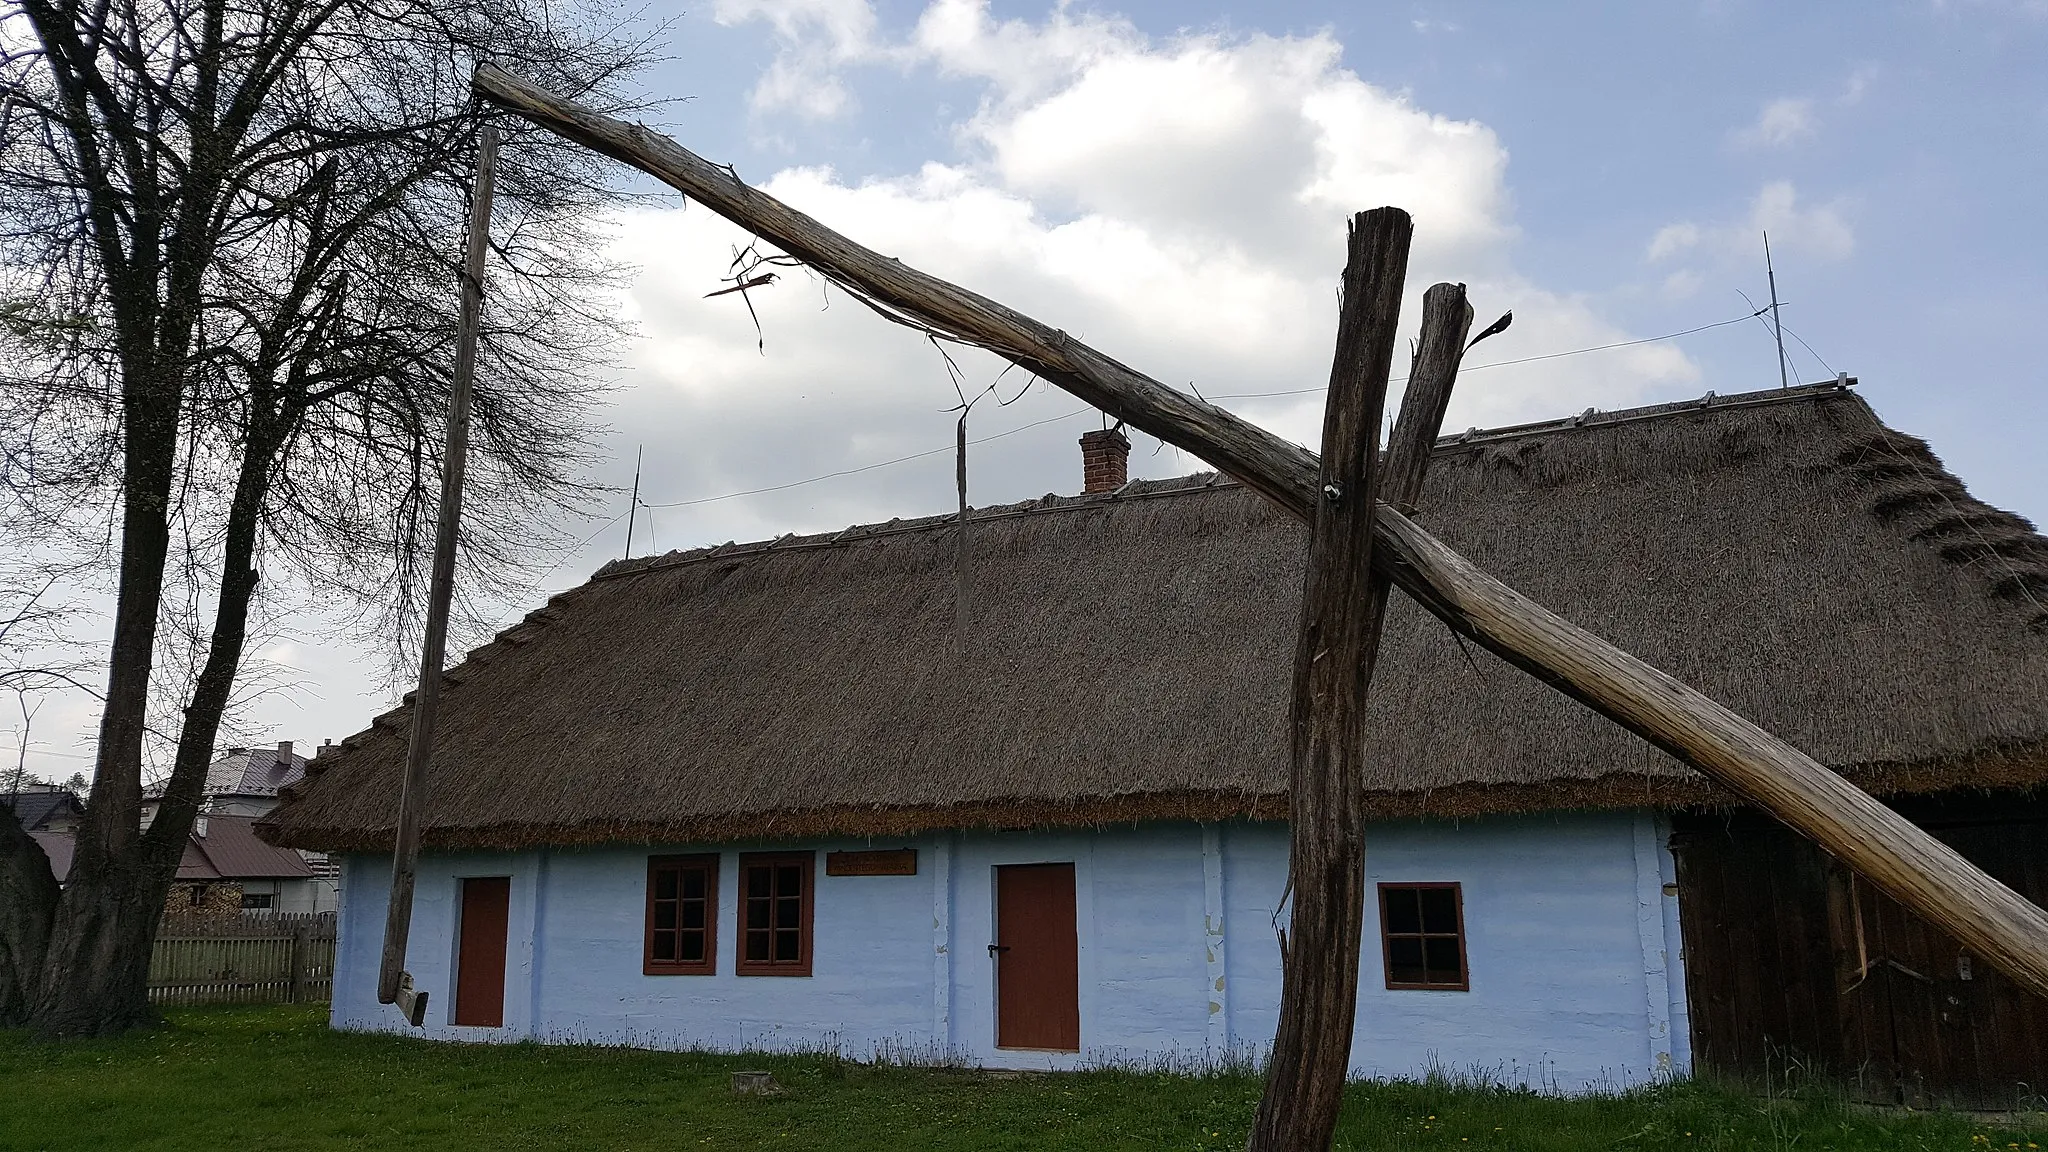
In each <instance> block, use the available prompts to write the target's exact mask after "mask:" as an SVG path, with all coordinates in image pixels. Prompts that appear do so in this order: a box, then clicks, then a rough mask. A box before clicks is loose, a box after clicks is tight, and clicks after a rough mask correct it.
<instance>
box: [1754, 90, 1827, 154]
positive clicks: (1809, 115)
mask: <svg viewBox="0 0 2048 1152" xmlns="http://www.w3.org/2000/svg"><path fill="white" fill-rule="evenodd" d="M1819 130H1820V121H1819V119H1818V118H1816V117H1815V116H1814V112H1813V101H1812V100H1809V99H1807V98H1805V97H1792V96H1786V97H1781V98H1779V99H1776V100H1773V101H1771V102H1770V103H1768V104H1765V105H1764V108H1763V111H1762V112H1760V113H1758V115H1757V118H1756V123H1754V124H1752V125H1750V126H1749V127H1747V128H1744V129H1742V130H1741V131H1739V132H1737V133H1736V134H1735V142H1736V143H1738V144H1741V145H1743V146H1745V147H1749V148H1789V147H1791V146H1792V145H1794V144H1797V143H1799V142H1800V141H1802V140H1806V139H1809V138H1810V137H1812V136H1813V134H1814V133H1815V132H1817V131H1819Z"/></svg>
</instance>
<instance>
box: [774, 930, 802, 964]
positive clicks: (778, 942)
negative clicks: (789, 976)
mask: <svg viewBox="0 0 2048 1152" xmlns="http://www.w3.org/2000/svg"><path fill="white" fill-rule="evenodd" d="M801 955H802V952H801V950H800V947H799V944H798V941H797V933H795V932H793V931H785V932H777V933H776V934H775V958H776V959H777V960H786V961H790V962H791V963H794V962H795V961H796V960H797V958H798V957H799V956H801Z"/></svg>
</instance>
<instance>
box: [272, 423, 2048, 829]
mask: <svg viewBox="0 0 2048 1152" xmlns="http://www.w3.org/2000/svg"><path fill="white" fill-rule="evenodd" d="M1422 509H1423V513H1422V520H1423V523H1424V524H1425V526H1427V527H1428V528H1429V529H1430V530H1431V531H1433V532H1436V533H1437V534H1439V535H1440V536H1442V537H1443V538H1444V539H1445V540H1446V541H1448V542H1449V543H1450V544H1451V545H1452V546H1453V547H1456V548H1458V549H1459V550H1461V551H1463V552H1464V553H1465V554H1467V555H1468V556H1470V557H1472V558H1473V559H1474V560H1475V561H1477V562H1478V563H1479V564H1480V565H1482V566H1483V567H1485V568H1487V569H1489V570H1491V571H1493V572H1494V573H1496V574H1498V575H1499V576H1501V577H1502V578H1503V579H1505V580H1506V581H1507V582H1508V583H1510V584H1512V585H1514V586H1516V587H1518V588H1520V589H1521V590H1522V591H1524V592H1526V593H1528V594H1529V595H1531V596H1532V597H1534V598H1535V599H1536V600H1537V601H1538V602H1540V603H1542V604H1544V605H1546V606H1547V607H1549V608H1551V609H1553V610H1555V611H1557V612H1560V613H1561V614H1563V615H1564V616H1565V617H1567V618H1569V619H1572V620H1575V621H1577V622H1579V623H1581V624H1583V625H1586V626H1587V627H1590V628H1591V629H1593V630H1594V631H1595V632H1598V633H1600V634H1601V635H1603V636H1605V637H1607V638H1608V639H1610V640H1612V641H1614V642H1616V643H1618V644H1620V645H1621V646H1622V647H1624V648H1626V649H1628V650H1630V651H1632V652H1635V653H1636V654H1637V655H1640V656H1642V657H1643V658H1645V659H1647V660H1649V661H1650V662H1651V663H1653V664H1655V665H1657V666H1659V667H1662V668H1664V669H1667V670H1669V671H1670V672H1672V673H1674V674H1676V675H1677V676H1679V677H1680V678H1681V679H1684V680H1686V681H1688V682H1690V683H1692V684H1694V685H1696V686H1697V687H1699V688H1701V689H1702V690H1704V691H1706V692H1707V693H1708V694H1709V695H1711V696H1713V697H1714V698H1716V699H1718V700H1720V701H1722V702H1723V703H1725V704H1727V705H1728V706H1730V707H1731V708H1733V709H1735V710H1736V711H1737V712H1739V713H1741V714H1743V715H1745V716H1747V717H1749V718H1751V719H1753V720H1755V721H1757V722H1758V723H1760V724H1762V725H1763V726H1764V727H1765V728H1767V729H1769V730H1771V731H1773V732H1775V733H1777V734H1778V735H1780V736H1782V737H1784V738H1785V739H1787V740H1788V741H1790V742H1791V743H1792V744H1794V745H1796V746H1798V747H1799V748H1801V749H1803V750H1805V751H1806V752H1808V753H1809V754H1811V755H1813V756H1814V757H1815V758H1817V759H1819V760H1820V761H1821V762H1823V763H1825V764H1829V765H1833V766H1835V767H1837V768H1838V769H1839V770H1841V771H1843V772H1845V773H1846V774H1848V775H1849V776H1851V777H1852V778H1854V779H1857V780H1858V781H1859V782H1862V783H1864V784H1866V785H1867V786H1870V787H1872V788H1875V789H1879V790H1887V791H1921V790H1934V789H1942V788H1949V787H1956V786H1965V785H1973V786H1986V787H1989V786H2031V785H2034V784H2037V783H2040V782H2042V781H2043V780H2044V779H2048V610H2044V608H2043V605H2044V604H2048V541H2044V540H2043V539H2042V538H2041V537H2040V536H2038V535H2036V534H2034V533H2033V531H2032V530H2031V527H2030V526H2029V525H2028V524H2027V523H2026V522H2025V521H2023V520H2021V519H2020V518H2019V517H2016V516H2013V515H2011V514H2009V513H2004V512H2000V511H1997V510H1996V509H1993V508H1990V507H1988V506H1986V505H1984V504H1982V503H1980V502H1978V501H1976V500H1974V499H1972V498H1971V497H1970V496H1969V495H1968V493H1967V492H1965V491H1964V489H1963V487H1962V485H1961V484H1960V483H1958V482H1957V481H1956V480H1955V478H1954V477H1952V476H1950V475H1949V474H1948V473H1947V472H1945V471H1943V470H1942V467H1941V465H1940V462H1939V461H1937V460H1936V459H1935V458H1934V456H1933V454H1932V453H1931V452H1929V450H1928V448H1927V446H1926V445H1925V444H1924V443H1922V442H1920V441H1918V440H1915V439H1912V438H1911V437H1907V436H1902V435H1900V434H1898V433H1896V432H1893V431H1890V430H1889V429H1886V428H1885V427H1884V426H1883V425H1882V424H1880V423H1879V422H1878V420H1877V418H1876V417H1875V415H1874V414H1872V412H1871V411H1870V409H1869V408H1868V407H1867V406H1866V405H1865V404H1864V403H1863V401H1862V400H1861V399H1860V398H1858V397H1856V396H1855V395H1853V394H1851V393H1849V392H1846V391H1844V390H1842V389H1840V388H1836V387H1816V388H1807V389H1794V390H1791V391H1788V392H1775V393H1759V394H1755V395H1753V396H1746V397H1728V398H1724V399H1722V400H1719V401H1716V402H1714V403H1712V404H1711V405H1704V406H1703V405H1702V404H1700V403H1697V402H1696V403H1692V404H1685V405H1668V406H1664V407H1661V408H1657V409H1644V410H1636V411H1634V412H1625V413H1612V414H1606V415H1595V416H1592V417H1589V418H1585V419H1583V420H1582V421H1564V422H1558V423H1555V424H1550V425H1543V426H1538V427H1533V428H1525V429H1517V430H1512V431H1508V432H1502V433H1482V434H1478V435H1470V434H1468V435H1467V436H1466V437H1463V438H1458V437H1453V438H1448V439H1447V440H1446V441H1445V442H1443V443H1442V444H1440V445H1439V448H1438V451H1437V453H1436V455H1435V458H1434V460H1433V463H1432V465H1431V471H1430V484H1429V488H1428V492H1427V493H1426V495H1425V497H1424V499H1423V502H1422ZM974 519H975V524H974V526H973V529H972V530H973V532H974V533H975V555H976V565H975V577H974V578H975V586H974V589H973V596H974V603H975V608H976V611H975V619H976V621H977V631H976V633H975V634H974V636H973V638H972V645H971V647H970V648H969V650H968V651H967V652H966V653H965V654H964V655H959V654H956V653H955V652H954V650H953V647H952V645H951V643H950V631H951V629H952V626H953V595H954V584H953V570H952V563H951V562H952V556H953V543H952V534H953V532H954V530H955V529H954V527H953V525H952V517H951V516H944V517H932V518H929V519H925V520H913V521H892V522H890V523H888V524H883V525H872V526H866V527H856V528H850V529H847V530H846V531H844V532H840V533H833V534H828V535H824V536H813V537H782V538H779V539H777V540H774V541H769V542H765V543H761V544H752V545H740V546H721V547H719V548H715V549H707V550H699V551H694V552H684V553H671V554H669V555H667V556H662V557H657V558H653V559H647V560H634V561H628V562H622V563H616V564H612V565H608V566H607V567H606V568H605V569H604V570H603V571H601V572H600V573H599V574H598V575H597V576H596V577H595V578H593V579H592V580H591V581H590V582H589V583H587V584H585V585H584V586H582V587H580V588H577V589H575V590H574V591H571V592H567V593H564V594H562V595H560V596H557V597H555V598H554V599H553V600H551V601H550V602H549V604H548V606H547V607H545V608H543V609H541V610H540V611H538V612H536V613H534V614H533V615H531V616H529V617H528V618H527V620H526V621H525V622H524V623H522V624H520V625H519V626H517V627H514V628H512V629H510V630H508V631H507V632H505V633H504V634H502V635H501V636H500V638H499V639H498V640H497V642H495V643H492V644H490V645H488V646H486V647H484V648H482V649H480V650H478V651H477V652H474V653H471V654H470V657H469V659H468V660H467V661H465V662H464V663H463V664H461V665H459V666H458V667H456V668H454V669H451V670H450V672H449V674H448V675H449V678H450V680H451V682H452V685H453V686H452V687H451V688H450V690H449V691H448V692H447V694H446V696H445V697H444V701H443V705H442V707H443V709H444V712H443V715H442V717H441V720H440V737H439V742H438V747H437V749H436V752H435V759H434V771H433V777H432V781H431V786H430V788H429V795H428V800H427V807H426V818H425V827H426V829H427V831H426V842H427V843H428V844H430V845H439V846H444V847H456V846H474V847H485V846H491V847H515V846H521V845H529V844H539V843H557V844H569V843H591V842H602V841H636V842H639V841H645V842H651V841H682V840H726V839H733V838H741V837H749V838H751V837H760V836H775V835H789V836H796V835H813V834H828V833H831V834H869V835H891V836H893V835H902V834H908V833H911V832H915V831H917V830H919V829H924V828H931V827H949V826H950V827H967V826H1039V825H1086V824H1107V823H1119V822H1126V821H1137V820H1146V819H1160V818H1193V819H1215V818H1220V817H1227V816H1233V815H1254V816H1260V817H1277V816H1282V815H1284V814H1285V809H1286V803H1285V781H1286V749H1287V740H1286V733H1285V722H1286V714H1287V705H1288V691H1289V683H1290V668H1289V664H1290V661H1291V659H1292V653H1293V647H1294V633H1295V629H1296V627H1297V624H1298V620H1297V606H1298V602H1299V600H1298V597H1299V586H1300V581H1301V564H1302V550H1303V548H1304V541H1305V533H1304V531H1303V530H1302V528H1301V527H1300V525H1298V524H1296V523H1294V522H1293V521H1291V520H1288V519H1286V518H1284V517H1282V516H1281V515H1280V514H1279V513H1277V512H1275V511H1274V510H1272V509H1271V508H1269V507H1268V506H1267V505H1265V504H1264V503H1262V502H1261V501H1260V500H1258V499H1257V498H1256V497H1254V496H1252V495H1250V494H1249V493H1247V492H1246V491H1244V490H1243V489H1241V488H1238V487H1236V486H1235V485H1233V484H1230V483H1229V482H1228V481H1221V480H1218V479H1217V478H1215V477H1213V476H1204V477H1189V478H1185V479H1181V480H1171V481H1155V482H1138V483H1134V484H1131V485H1129V486H1127V487H1126V488H1124V489H1123V490H1122V491H1120V492H1119V493H1116V494H1113V495H1105V496H1089V497H1053V496H1048V497H1046V498H1045V499H1043V500H1038V501H1032V502H1029V503H1026V504H1021V505H1014V506H1010V507H1004V508H992V509H986V510H983V511H981V512H979V513H977V514H976V515H975V517H974ZM1384 644H1385V655H1384V656H1383V657H1382V659H1381V661H1380V672H1379V673H1378V676H1377V679H1376V682H1375V684H1374V686H1373V705H1372V713H1371V714H1372V724H1373V732H1372V743H1373V747H1374V748H1375V750H1376V753H1375V756H1374V758H1373V762H1372V763H1373V766H1374V768H1375V776H1374V779H1372V780H1371V781H1370V787H1371V791H1372V804H1373V810H1374V812H1375V814H1378V815H1382V816H1397V815H1468V814H1479V813H1485V812H1499V811H1516V810H1532V809H1555V808H1579V807H1608V806H1633V805H1673V804H1685V803H1697V802H1709V803H1711V802H1716V801H1717V800H1721V799H1725V797H1721V796H1719V795H1718V794H1717V793H1716V791H1715V790H1714V789H1713V787H1712V786H1711V785H1709V784H1708V782H1707V781H1705V780H1704V779H1703V778H1701V777H1699V776H1698V775H1696V774H1694V773H1693V772H1691V771H1690V770H1689V769H1686V768H1684V767H1683V766H1682V765H1679V764H1678V763H1676V762H1674V761H1672V760H1671V759H1669V758H1668V757H1666V756H1665V755H1664V754H1662V753H1660V752H1657V751H1655V750H1654V749H1652V748H1650V747H1649V746H1648V745H1646V744H1644V743H1643V742H1642V741H1640V740H1639V739H1637V738H1636V737H1634V736H1632V735H1630V734H1629V733H1627V732H1625V731H1623V730H1621V729H1620V728H1618V727H1616V726H1614V725H1613V724H1610V723H1608V722H1607V721H1606V720H1604V719H1603V718H1601V717H1599V716H1597V715H1595V714H1593V713H1592V712H1590V711H1588V710H1587V709H1585V708H1583V707H1581V706H1579V705H1578V704H1575V703H1573V702H1571V701H1569V700H1567V699H1566V698H1565V697H1563V696H1561V695H1559V694H1558V693H1556V692H1555V691H1553V690H1551V689H1549V688H1547V687H1544V686H1543V685H1540V684H1538V683H1536V682H1535V681H1534V680H1532V679H1530V678H1529V677H1527V676H1525V675H1523V674H1521V673H1520V672H1518V671H1515V670H1513V669H1511V668H1509V667H1507V666H1506V665H1504V664H1502V663H1501V662H1500V661H1499V660H1497V659H1495V658H1494V657H1492V656H1491V655H1489V654H1487V653H1486V652H1484V651H1482V650H1479V649H1477V648H1474V647H1471V646H1468V645H1461V644H1460V643H1458V642H1457V641H1456V639H1455V638H1454V637H1453V636H1451V635H1450V634H1449V633H1448V632H1447V631H1446V630H1445V629H1444V628H1443V626H1442V625H1441V624H1439V623H1438V622H1437V621H1435V620H1434V619H1433V618H1430V617H1428V616H1426V615H1425V614H1424V613H1422V612H1421V611H1420V610H1419V609H1417V608H1415V606H1414V605H1412V604H1410V603H1408V602H1406V601H1399V602H1397V603H1396V605H1395V606H1394V608H1393V609H1392V610H1391V611H1390V613H1389V616H1388V620H1387V626H1386V636H1385V640H1384ZM406 724H407V716H406V713H405V711H404V710H403V709H401V710H399V711H397V712H393V713H390V714H388V715H386V716H382V717H379V718H378V720H377V721H376V723H375V724H374V725H373V727H372V728H371V729H370V730H369V731H367V732H363V733H359V734H357V735H355V736H352V737H350V738H349V739H348V740H346V741H344V742H343V744H342V745H341V746H340V747H339V748H336V749H329V750H327V751H326V752H325V753H324V754H323V755H322V756H320V757H319V758H318V759H317V760H316V761H315V762H314V766H313V768H314V771H313V774H312V777H311V778H310V779H309V781H308V782H307V783H306V784H304V785H301V786H300V787H299V788H297V789H294V790H293V792H292V794H291V795H290V796H289V798H288V801H287V803H286V804H285V805H284V806H283V807H281V808H280V809H279V810H278V811H277V812H275V813H274V814H273V815H272V816H271V817H270V818H269V820H268V825H269V829H270V835H272V836H273V837H274V838H275V839H276V840H277V841H278V842H280V843H284V844H290V845H294V846H299V847H307V848H323V849H332V850H340V849H370V848H384V847H387V846H388V845H389V842H390V836H391V828H392V824H393V820H394V814H395V810H396V807H397V799H398V771H399V766H400V764H401V763H402V761H403V760H404V754H405V732H406Z"/></svg>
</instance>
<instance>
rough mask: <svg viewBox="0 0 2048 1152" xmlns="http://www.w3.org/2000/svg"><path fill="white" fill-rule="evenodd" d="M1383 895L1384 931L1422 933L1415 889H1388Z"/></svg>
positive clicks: (1420, 915) (1420, 913) (1420, 914)
mask: <svg viewBox="0 0 2048 1152" xmlns="http://www.w3.org/2000/svg"><path fill="white" fill-rule="evenodd" d="M1383 894H1384V895H1385V896H1386V900H1387V923H1386V931H1388V932H1420V931H1422V912H1421V910H1420V908H1419V907H1418V905H1417V901H1416V892H1415V889H1413V888H1388V889H1386V890H1385V891H1384V893H1383Z"/></svg>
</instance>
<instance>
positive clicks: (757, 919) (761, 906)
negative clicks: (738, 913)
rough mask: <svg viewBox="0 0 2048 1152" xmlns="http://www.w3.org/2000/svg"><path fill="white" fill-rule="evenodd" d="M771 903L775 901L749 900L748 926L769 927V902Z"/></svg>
mask: <svg viewBox="0 0 2048 1152" xmlns="http://www.w3.org/2000/svg"><path fill="white" fill-rule="evenodd" d="M771 903H773V901H769V900H749V901H747V927H748V928H766V927H768V914H769V909H768V905H769V904H771Z"/></svg>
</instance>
